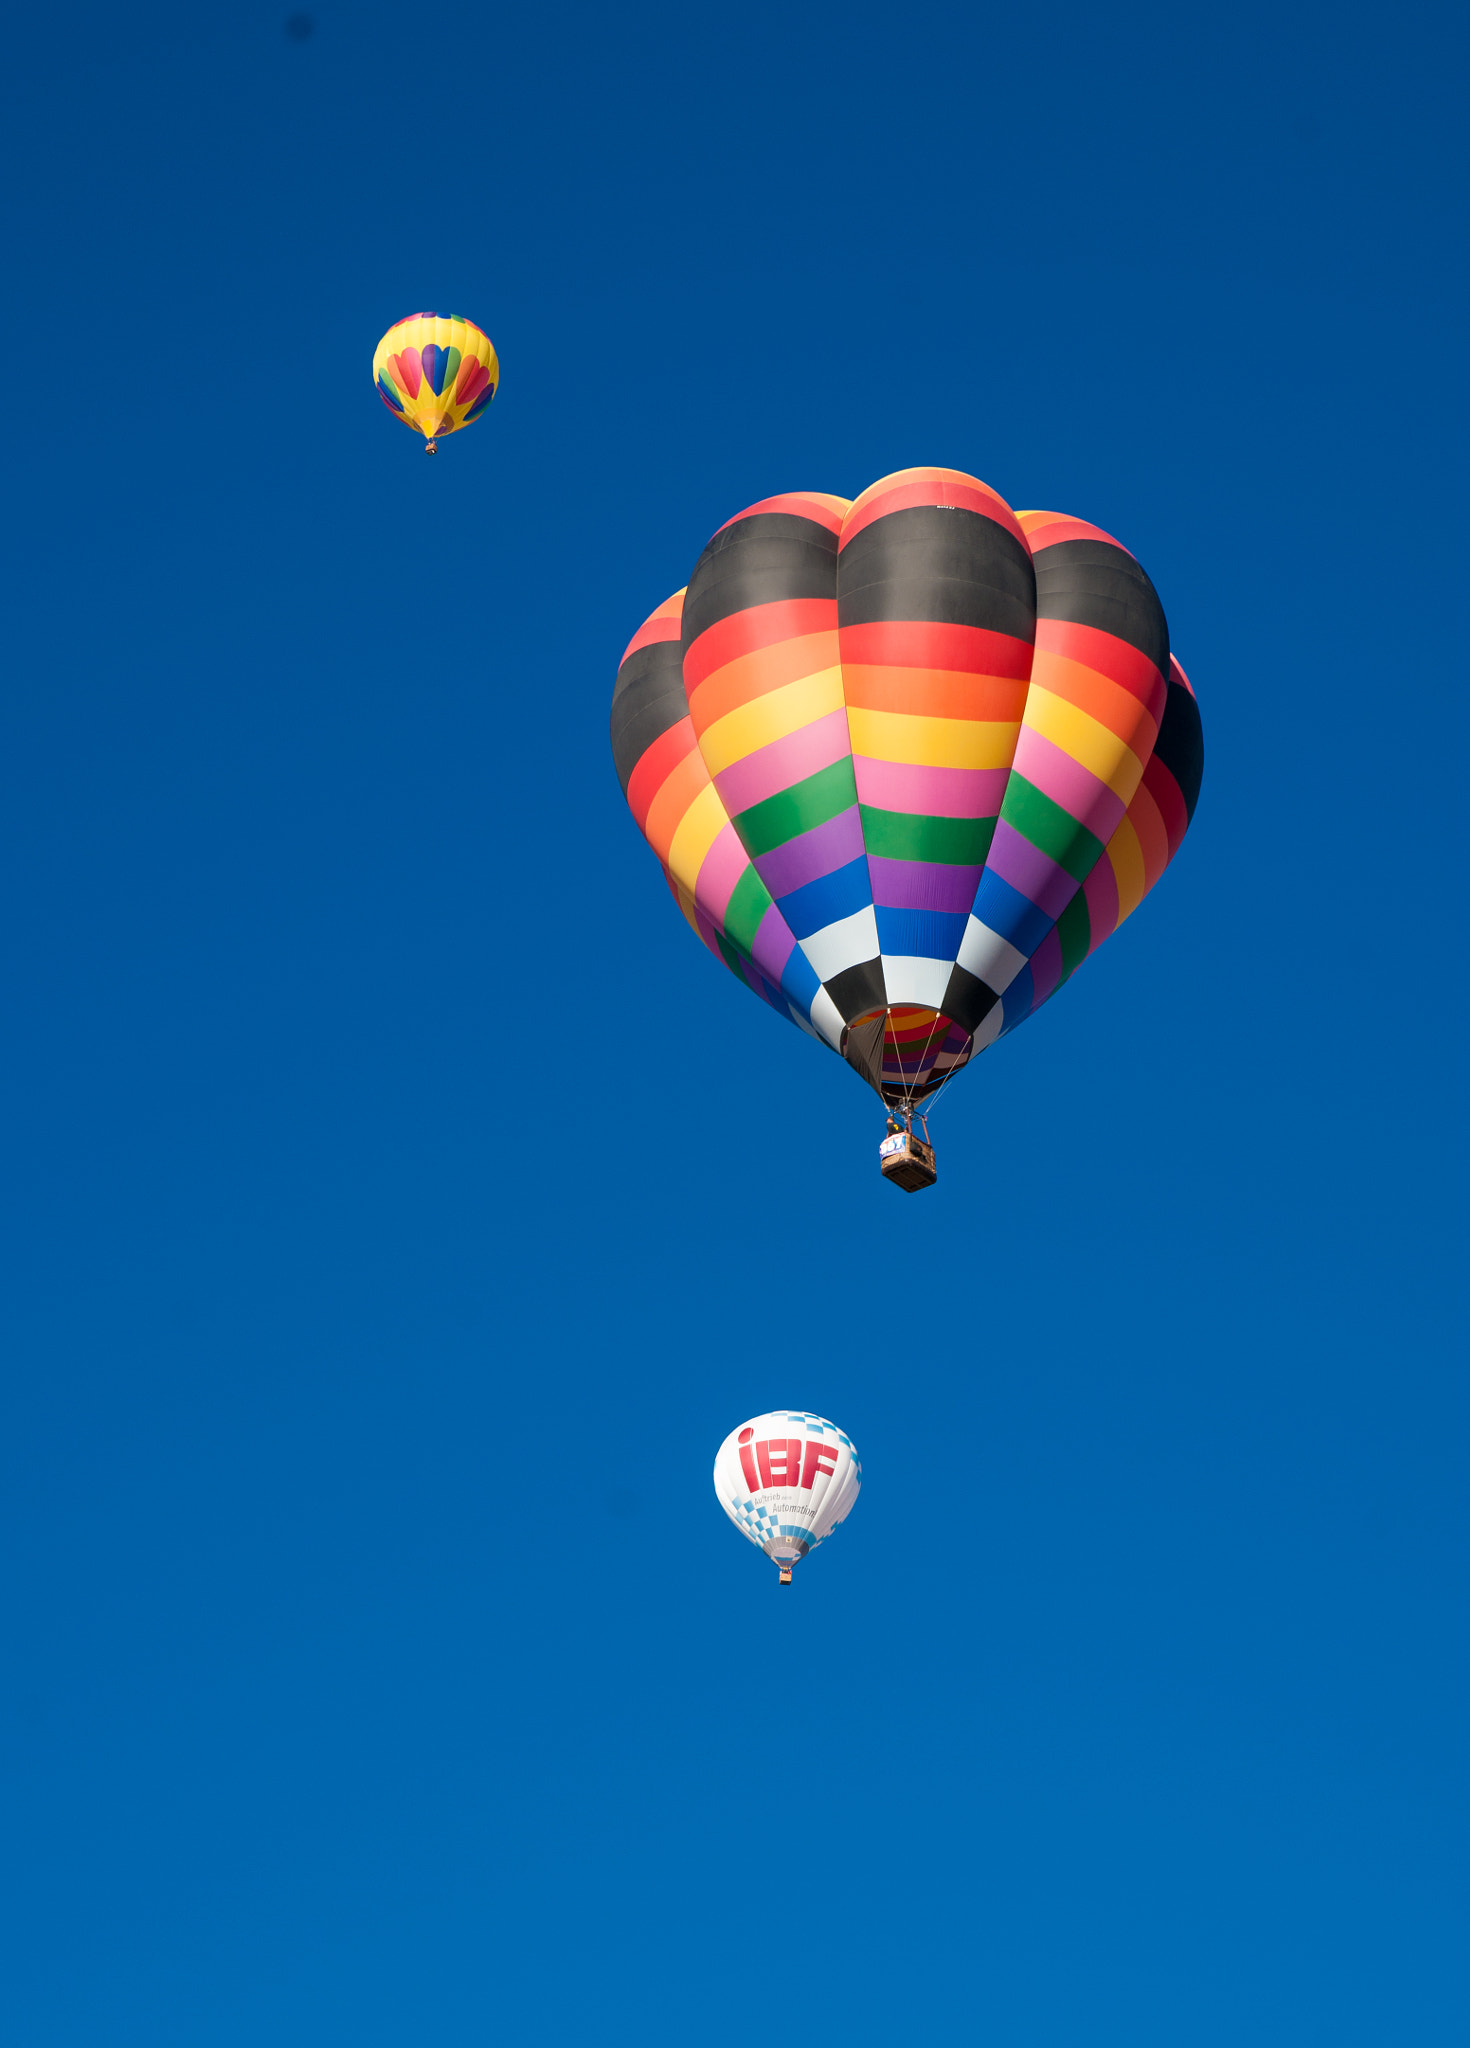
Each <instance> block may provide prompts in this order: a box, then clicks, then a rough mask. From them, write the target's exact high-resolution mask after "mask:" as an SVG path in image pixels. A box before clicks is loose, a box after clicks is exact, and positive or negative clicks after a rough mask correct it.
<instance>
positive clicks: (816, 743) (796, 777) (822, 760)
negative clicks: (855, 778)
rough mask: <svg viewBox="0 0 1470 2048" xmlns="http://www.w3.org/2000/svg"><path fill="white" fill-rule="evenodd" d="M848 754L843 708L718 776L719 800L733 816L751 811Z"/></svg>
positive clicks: (776, 742) (845, 718)
mask: <svg viewBox="0 0 1470 2048" xmlns="http://www.w3.org/2000/svg"><path fill="white" fill-rule="evenodd" d="M846 752H847V713H846V711H845V710H843V709H842V708H841V707H840V706H839V708H838V709H837V710H836V711H829V712H827V713H826V714H825V716H823V717H821V718H814V719H813V720H812V722H811V724H810V725H804V726H803V727H802V728H801V730H800V732H792V733H788V734H787V735H786V737H785V739H780V740H772V741H771V744H770V745H769V746H768V747H758V748H757V749H756V751H755V753H753V754H747V755H746V756H745V759H744V760H743V761H735V762H733V763H732V764H731V766H730V767H728V768H726V769H725V770H724V771H723V773H721V774H719V775H717V776H716V777H715V788H716V789H717V790H718V791H719V793H720V801H721V803H722V804H723V805H724V806H725V809H726V810H727V811H728V812H729V813H730V815H731V817H732V818H733V817H735V816H737V815H738V813H739V812H741V811H748V810H749V809H750V807H751V805H752V804H760V803H764V802H765V800H766V798H767V797H768V796H779V795H780V793H781V791H782V790H783V789H790V788H791V786H792V784H793V783H796V782H803V781H805V779H806V777H807V776H808V775H815V774H816V773H817V771H818V769H820V768H830V767H831V766H832V763H833V762H834V761H840V760H841V759H842V757H843V755H844V754H845V753H846Z"/></svg>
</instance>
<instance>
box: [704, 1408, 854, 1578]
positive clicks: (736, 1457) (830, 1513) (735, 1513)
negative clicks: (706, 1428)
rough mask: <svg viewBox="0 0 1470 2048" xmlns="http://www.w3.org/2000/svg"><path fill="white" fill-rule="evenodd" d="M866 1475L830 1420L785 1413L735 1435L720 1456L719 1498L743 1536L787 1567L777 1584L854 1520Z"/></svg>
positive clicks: (748, 1425) (763, 1418)
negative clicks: (841, 1526)
mask: <svg viewBox="0 0 1470 2048" xmlns="http://www.w3.org/2000/svg"><path fill="white" fill-rule="evenodd" d="M862 1483H863V1468H862V1466H861V1465H860V1464H859V1463H858V1454H857V1452H856V1451H855V1450H854V1449H853V1443H852V1438H851V1437H850V1436H848V1435H847V1434H846V1432H845V1431H843V1430H840V1429H839V1428H838V1427H837V1425H836V1424H835V1423H833V1422H828V1420H827V1419H826V1417H825V1416H823V1415H812V1414H810V1413H809V1412H808V1411H807V1410H806V1409H804V1408H777V1409H775V1410H774V1411H773V1412H772V1413H771V1414H769V1415H757V1416H756V1417H755V1419H754V1420H753V1421H751V1422H742V1423H741V1425H740V1427H739V1429H732V1430H731V1432H730V1434H729V1435H728V1436H727V1437H726V1438H725V1441H724V1442H723V1443H722V1444H721V1445H720V1448H719V1450H718V1451H717V1452H716V1453H715V1492H716V1493H717V1494H718V1495H719V1497H720V1506H721V1507H722V1508H723V1509H724V1510H725V1513H726V1514H727V1515H728V1516H729V1517H730V1520H731V1521H732V1522H733V1523H734V1524H735V1526H736V1528H737V1529H738V1530H739V1531H740V1533H741V1535H742V1536H746V1537H748V1538H749V1539H750V1541H751V1542H752V1543H754V1544H755V1545H757V1547H758V1548H759V1549H761V1550H763V1551H764V1552H765V1553H766V1556H767V1557H769V1558H771V1559H772V1560H773V1561H774V1562H775V1563H776V1564H777V1565H779V1566H780V1571H781V1576H780V1578H779V1580H778V1581H777V1583H778V1584H779V1585H782V1586H789V1585H790V1584H791V1567H792V1566H793V1565H794V1564H796V1563H797V1562H798V1561H799V1560H800V1559H801V1558H803V1557H805V1556H806V1554H807V1552H808V1551H809V1550H815V1549H816V1547H817V1545H818V1544H819V1543H821V1542H823V1541H824V1540H825V1539H826V1538H827V1537H828V1536H830V1535H831V1534H832V1531H833V1530H834V1529H835V1528H836V1527H837V1524H838V1523H839V1522H845V1521H846V1520H847V1517H848V1516H849V1515H850V1514H851V1512H852V1504H853V1502H854V1501H855V1500H856V1499H857V1497H858V1489H859V1487H860V1486H861V1485H862Z"/></svg>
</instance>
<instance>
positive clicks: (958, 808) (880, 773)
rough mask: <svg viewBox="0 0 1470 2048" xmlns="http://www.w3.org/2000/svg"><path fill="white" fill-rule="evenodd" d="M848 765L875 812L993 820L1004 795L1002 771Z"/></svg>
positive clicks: (868, 759)
mask: <svg viewBox="0 0 1470 2048" xmlns="http://www.w3.org/2000/svg"><path fill="white" fill-rule="evenodd" d="M1024 730H1025V728H1024V727H1023V728H1022V731H1023V732H1024ZM852 765H853V771H854V774H855V776H856V779H857V793H858V796H859V798H860V799H861V800H862V802H863V803H865V804H872V805H873V807H874V808H875V809H876V810H882V811H915V812H918V813H920V814H921V815H922V816H924V817H929V818H966V819H968V818H994V817H997V816H998V815H999V812H1000V805H1001V799H1002V797H1003V796H1004V795H1005V793H1006V776H1007V772H1008V769H1007V768H1005V767H1002V768H932V767H922V768H921V767H915V766H913V765H912V764H911V763H909V762H907V761H875V760H874V759H873V758H872V756H871V755H868V754H854V756H853V764H852ZM732 808H733V806H732ZM1118 815H1119V816H1120V817H1121V816H1122V812H1121V810H1120V811H1119V814H1118Z"/></svg>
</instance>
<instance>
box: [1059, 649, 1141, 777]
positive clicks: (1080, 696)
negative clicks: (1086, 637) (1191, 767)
mask: <svg viewBox="0 0 1470 2048" xmlns="http://www.w3.org/2000/svg"><path fill="white" fill-rule="evenodd" d="M1031 680H1032V682H1033V683H1039V684H1040V685H1041V687H1042V689H1044V690H1050V691H1051V693H1052V695H1053V696H1054V697H1064V698H1065V699H1066V701H1067V702H1068V703H1069V704H1075V705H1076V706H1077V709H1078V710H1079V711H1085V712H1086V713H1087V715H1088V717H1089V718H1095V719H1096V720H1097V722H1098V724H1099V725H1105V726H1106V727H1107V729H1108V731H1109V732H1112V733H1116V734H1117V736H1118V738H1119V739H1120V740H1122V741H1124V742H1125V744H1126V745H1128V746H1130V747H1132V748H1133V750H1134V752H1135V753H1136V754H1137V755H1138V756H1139V758H1140V759H1142V760H1146V759H1147V758H1148V756H1149V755H1150V754H1151V753H1152V752H1153V745H1154V740H1155V737H1156V736H1157V734H1158V729H1159V721H1158V719H1157V718H1156V717H1155V716H1154V715H1153V713H1152V712H1151V711H1150V710H1149V708H1148V706H1147V705H1145V704H1142V703H1140V702H1139V700H1138V698H1137V697H1135V696H1134V695H1133V694H1132V692H1131V691H1129V690H1125V689H1123V688H1121V687H1120V685H1119V684H1117V683H1115V682H1111V681H1110V680H1109V679H1108V677H1107V676H1103V675H1099V674H1098V672H1097V670H1096V669H1093V668H1085V667H1084V666H1083V665H1082V663H1081V662H1080V661H1069V660H1068V659H1067V657H1066V656H1065V655H1060V654H1049V653H1047V652H1046V651H1045V650H1044V649H1042V648H1038V649H1037V651H1036V666H1035V668H1034V669H1033V671H1032V676H1031ZM1163 708H1164V707H1163V697H1162V693H1160V701H1159V712H1160V715H1162V713H1163Z"/></svg>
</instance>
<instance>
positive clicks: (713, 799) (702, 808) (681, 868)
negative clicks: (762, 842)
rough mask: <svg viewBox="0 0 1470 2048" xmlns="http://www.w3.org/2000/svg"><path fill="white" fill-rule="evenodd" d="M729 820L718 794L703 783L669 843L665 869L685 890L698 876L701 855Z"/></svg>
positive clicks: (712, 787) (709, 784) (702, 861)
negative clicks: (666, 868) (666, 867)
mask: <svg viewBox="0 0 1470 2048" xmlns="http://www.w3.org/2000/svg"><path fill="white" fill-rule="evenodd" d="M728 823H729V818H728V815H727V813H726V811H725V806H724V805H723V804H722V803H721V802H720V793H719V791H718V790H717V789H716V788H715V786H714V784H713V783H712V782H707V783H706V784H705V786H704V788H703V789H702V790H701V791H700V792H699V795H698V796H697V797H696V798H695V799H694V801H693V803H692V804H691V805H690V806H689V808H688V810H687V811H686V812H685V813H684V815H683V817H682V818H681V819H680V820H679V826H678V830H677V831H676V832H675V834H674V837H673V841H672V843H671V844H670V846H669V872H670V873H671V874H672V875H673V877H674V879H675V881H677V882H679V883H680V884H681V885H682V886H683V887H684V888H686V889H693V887H694V885H695V883H696V882H697V881H698V879H699V870H700V868H701V867H702V866H703V864H704V857H705V855H706V854H707V853H708V852H709V850H710V848H711V847H712V846H713V845H714V843H715V841H716V839H718V838H719V836H720V833H721V831H722V830H723V829H724V827H725V826H726V825H727V824H728Z"/></svg>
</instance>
